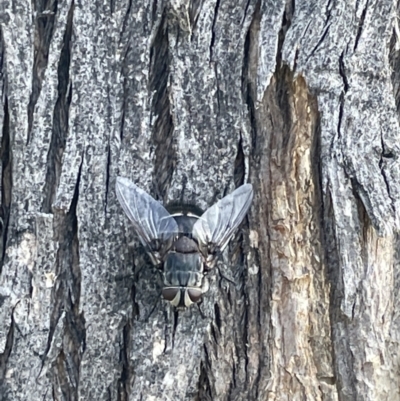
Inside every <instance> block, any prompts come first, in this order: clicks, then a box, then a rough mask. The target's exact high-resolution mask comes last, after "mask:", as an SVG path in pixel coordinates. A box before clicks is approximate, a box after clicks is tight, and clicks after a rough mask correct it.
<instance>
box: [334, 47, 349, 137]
mask: <svg viewBox="0 0 400 401" xmlns="http://www.w3.org/2000/svg"><path fill="white" fill-rule="evenodd" d="M343 57H344V53H342V54H341V55H340V57H339V74H340V76H341V77H342V80H343V92H342V93H341V94H340V97H339V119H338V127H337V132H338V138H340V137H341V135H342V134H341V128H342V122H343V109H344V95H345V94H346V92H347V91H348V90H349V83H348V81H347V77H346V71H345V66H344V60H343Z"/></svg>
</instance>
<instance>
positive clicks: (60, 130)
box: [42, 1, 74, 213]
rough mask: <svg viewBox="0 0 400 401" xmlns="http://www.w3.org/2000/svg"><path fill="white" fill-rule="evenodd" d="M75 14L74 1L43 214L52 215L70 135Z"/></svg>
mask: <svg viewBox="0 0 400 401" xmlns="http://www.w3.org/2000/svg"><path fill="white" fill-rule="evenodd" d="M73 14H74V1H72V3H71V7H70V9H69V12H68V18H67V25H66V29H65V33H64V44H63V48H62V50H61V54H60V61H59V63H58V99H57V102H56V105H55V107H54V112H53V131H52V136H51V142H50V148H49V152H48V154H47V171H46V184H45V190H44V193H45V197H44V200H43V205H42V212H44V213H51V205H52V204H53V203H54V200H55V196H56V191H57V186H58V184H59V180H60V175H61V168H62V165H61V161H62V156H63V153H64V149H65V143H66V139H67V135H68V118H69V107H70V104H71V97H72V88H71V87H70V82H69V67H70V61H71V37H72V24H73Z"/></svg>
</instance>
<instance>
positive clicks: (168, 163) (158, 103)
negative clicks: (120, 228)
mask: <svg viewBox="0 0 400 401" xmlns="http://www.w3.org/2000/svg"><path fill="white" fill-rule="evenodd" d="M168 68H169V52H168V31H167V29H166V18H165V14H164V16H163V18H162V21H161V24H160V27H159V29H158V32H157V35H156V37H155V40H154V42H153V44H152V47H151V50H150V90H151V92H153V93H154V97H153V101H152V105H151V108H152V116H153V118H154V119H155V120H154V124H153V132H152V139H153V143H154V145H155V149H154V159H155V162H154V173H153V182H154V187H155V188H154V192H155V193H156V196H157V197H158V198H161V199H162V198H163V197H164V196H165V193H166V192H167V190H168V187H169V185H170V183H171V179H172V174H173V170H174V167H175V164H176V157H177V156H176V152H175V149H174V143H173V132H174V125H173V121H172V116H171V105H170V101H169V94H168V91H169V88H168V84H169V82H168V80H169V69H168Z"/></svg>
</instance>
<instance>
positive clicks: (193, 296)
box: [187, 288, 203, 303]
mask: <svg viewBox="0 0 400 401" xmlns="http://www.w3.org/2000/svg"><path fill="white" fill-rule="evenodd" d="M187 293H188V295H189V298H190V300H191V301H192V302H193V303H196V302H199V301H200V298H201V295H202V294H203V292H202V291H201V290H200V289H197V288H189V289H188V290H187Z"/></svg>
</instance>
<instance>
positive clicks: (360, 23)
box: [353, 0, 369, 51]
mask: <svg viewBox="0 0 400 401" xmlns="http://www.w3.org/2000/svg"><path fill="white" fill-rule="evenodd" d="M368 2H369V0H367V2H366V4H365V7H364V9H363V11H362V14H361V18H360V21H358V29H357V35H356V39H355V41H354V49H353V51H356V50H357V46H358V42H359V41H360V37H361V33H362V28H363V26H364V22H365V16H366V14H367V9H368Z"/></svg>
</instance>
